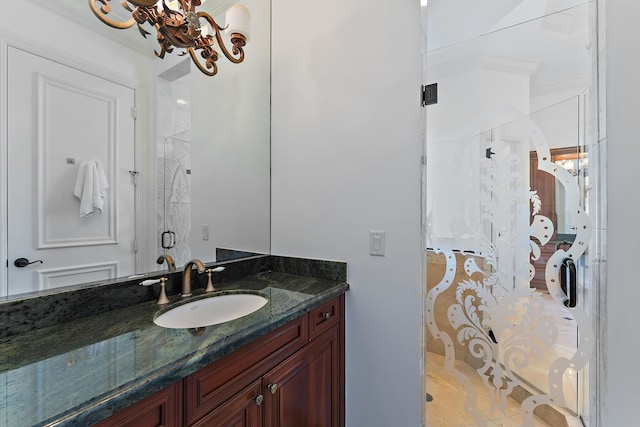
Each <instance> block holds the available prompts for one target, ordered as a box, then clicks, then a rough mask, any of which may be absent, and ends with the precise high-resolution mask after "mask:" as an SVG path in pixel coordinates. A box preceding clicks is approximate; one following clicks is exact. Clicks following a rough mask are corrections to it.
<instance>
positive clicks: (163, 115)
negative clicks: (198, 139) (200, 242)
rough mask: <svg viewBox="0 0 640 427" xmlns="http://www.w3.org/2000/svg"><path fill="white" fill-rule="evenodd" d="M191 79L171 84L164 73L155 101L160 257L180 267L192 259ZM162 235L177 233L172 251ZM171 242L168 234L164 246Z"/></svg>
mask: <svg viewBox="0 0 640 427" xmlns="http://www.w3.org/2000/svg"><path fill="white" fill-rule="evenodd" d="M183 68H184V67H183ZM188 75H189V74H188V72H187V73H186V74H184V75H182V76H181V77H179V78H177V79H175V80H171V79H173V78H175V77H176V76H175V75H171V74H170V73H163V75H161V76H160V77H159V78H158V91H157V98H156V103H157V104H156V105H157V109H156V111H157V113H156V114H157V116H158V117H157V122H156V123H157V125H156V126H157V128H156V144H157V150H156V152H157V158H156V162H157V168H156V170H157V173H158V176H157V179H156V182H157V185H158V188H157V190H158V191H157V192H156V194H157V196H158V199H157V205H156V206H157V216H158V218H157V219H158V222H157V224H158V230H157V231H158V240H157V242H158V253H166V254H169V255H171V256H172V257H173V258H174V260H175V261H176V265H178V266H182V265H184V263H186V262H187V261H188V260H190V259H191V248H190V244H189V240H190V235H191V110H190V105H191V99H190V96H191V92H190V88H189V81H188ZM163 76H167V77H168V79H167V78H163ZM163 232H172V233H175V234H172V237H173V242H174V245H173V247H172V248H171V249H163V248H162V241H161V239H162V233H163ZM169 240H170V238H169V235H168V234H167V235H166V237H165V243H168V241H169ZM159 268H160V269H164V268H166V266H162V267H159Z"/></svg>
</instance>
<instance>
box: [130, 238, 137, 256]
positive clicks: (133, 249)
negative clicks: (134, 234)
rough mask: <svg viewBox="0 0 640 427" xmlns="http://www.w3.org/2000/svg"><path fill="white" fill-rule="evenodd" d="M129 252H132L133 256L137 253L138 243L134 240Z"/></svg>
mask: <svg viewBox="0 0 640 427" xmlns="http://www.w3.org/2000/svg"><path fill="white" fill-rule="evenodd" d="M131 251H132V252H133V253H134V254H137V253H138V242H137V241H135V240H134V241H133V242H131Z"/></svg>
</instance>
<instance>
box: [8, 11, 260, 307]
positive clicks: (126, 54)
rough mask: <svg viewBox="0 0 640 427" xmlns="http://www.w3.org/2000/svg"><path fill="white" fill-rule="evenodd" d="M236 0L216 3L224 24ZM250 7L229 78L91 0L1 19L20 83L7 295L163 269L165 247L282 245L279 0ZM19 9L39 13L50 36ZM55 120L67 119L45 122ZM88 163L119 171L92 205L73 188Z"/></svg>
mask: <svg viewBox="0 0 640 427" xmlns="http://www.w3.org/2000/svg"><path fill="white" fill-rule="evenodd" d="M235 3H237V1H234V0H225V1H221V2H207V3H205V4H204V5H203V8H204V10H205V11H206V12H208V13H209V14H211V16H213V17H214V18H215V19H216V21H218V22H219V23H221V24H222V23H224V19H225V18H224V12H225V10H226V9H228V8H229V7H231V6H233V5H234V4H235ZM242 3H244V4H245V5H246V6H247V7H248V8H249V10H250V11H251V15H252V20H251V21H252V24H251V26H252V28H251V38H250V41H249V42H248V43H247V46H246V47H245V54H246V56H245V60H244V61H243V62H242V63H240V64H232V63H231V62H228V61H226V59H224V58H222V59H221V60H220V67H219V70H218V74H217V75H216V76H214V77H209V76H205V75H204V74H202V73H200V72H199V71H198V69H197V68H196V67H195V66H194V65H193V64H191V63H190V61H189V60H186V59H188V56H187V57H184V56H180V55H178V54H179V52H178V50H176V51H174V52H173V53H172V54H167V55H166V56H165V59H163V60H160V59H157V58H155V56H154V54H153V51H154V49H157V42H156V40H155V38H150V39H148V40H145V39H144V38H142V37H141V36H140V34H139V32H138V31H137V29H136V28H135V27H134V28H130V29H128V30H116V29H113V28H110V27H107V26H106V25H104V24H103V23H101V22H100V21H99V20H98V19H97V18H96V17H95V16H93V14H92V13H91V11H90V9H89V7H88V5H87V3H86V2H85V1H82V2H78V1H75V0H61V1H59V2H56V3H55V4H53V3H52V2H48V1H44V0H29V1H25V2H17V3H15V4H13V5H12V6H11V7H12V8H13V9H15V10H12V11H11V13H5V14H3V16H2V17H0V38H2V39H3V40H4V41H6V45H7V47H6V50H5V51H3V52H2V55H3V57H6V58H7V61H3V67H2V70H1V71H0V72H1V75H2V76H6V78H7V79H8V80H9V81H10V84H9V85H7V87H8V89H7V90H4V91H3V92H2V93H1V95H2V99H3V105H5V106H6V108H3V109H2V110H1V111H4V112H5V113H3V116H2V118H1V122H0V124H2V125H3V126H2V127H3V128H4V125H5V124H6V128H7V129H8V137H7V136H5V135H2V136H1V137H0V148H1V149H2V151H3V152H7V153H8V155H7V156H6V158H5V157H3V156H0V161H1V162H2V166H3V167H2V170H8V172H7V174H6V175H3V176H1V177H0V184H1V185H0V196H1V198H2V201H3V202H2V204H0V205H1V206H2V212H1V213H0V217H5V218H7V221H6V222H5V223H4V224H2V229H1V235H0V237H1V238H2V244H1V245H0V252H1V253H0V255H2V258H3V259H6V260H8V261H9V262H7V263H6V264H5V265H2V266H0V273H1V274H0V296H5V295H12V296H15V295H25V293H28V292H40V291H46V292H58V291H61V290H63V288H65V287H67V286H69V285H81V284H83V283H94V282H104V281H106V280H111V279H115V278H117V277H127V276H129V275H132V274H144V273H145V272H151V271H157V270H164V269H166V265H165V264H162V265H159V264H156V262H155V261H156V259H157V258H158V256H159V255H161V254H166V255H169V256H171V257H172V258H174V259H175V262H176V264H177V267H178V269H180V268H182V266H183V265H184V263H185V261H186V260H188V259H191V258H199V259H201V260H202V261H204V262H213V261H220V260H226V259H230V258H236V257H242V256H248V255H251V254H254V253H268V252H269V250H270V241H269V228H270V216H269V215H270V211H269V204H270V200H269V199H270V153H269V150H270V124H269V117H270V1H269V0H246V1H243V2H242ZM117 6H118V7H120V6H119V5H117ZM114 9H116V4H115V3H114ZM10 16H29V17H32V18H33V26H34V27H36V28H39V29H40V30H41V31H39V33H38V34H39V35H42V34H46V35H47V37H42V38H40V39H36V37H39V35H38V34H35V33H33V32H32V31H29V30H28V29H27V28H25V27H24V26H23V25H20V24H19V23H16V22H15V20H12V19H11V18H10ZM69 40H73V41H74V43H73V49H68V47H69V46H70V44H69ZM63 47H64V49H66V50H63ZM223 61H226V62H224V64H223ZM4 64H6V65H4ZM55 73H57V74H55ZM30 75H35V76H40V77H38V79H34V80H33V81H32V80H31V79H30V78H25V77H24V76H30ZM17 76H18V77H19V76H22V77H20V78H19V79H16V77H17ZM85 78H86V79H87V80H86V81H85ZM36 80H37V81H36ZM34 82H36V83H34ZM14 83H15V84H14ZM104 84H110V85H112V86H109V87H107V86H103V85H104ZM110 87H113V88H114V89H111V88H110ZM3 88H4V86H3ZM42 88H44V89H42ZM119 91H121V93H122V94H120V92H119ZM28 93H31V94H32V95H33V96H25V94H28ZM42 93H46V94H47V96H46V97H42V96H40V95H38V94H42ZM79 94H80V95H82V96H80V95H79ZM85 95H87V96H85ZM134 107H135V108H134ZM115 113H117V114H115ZM43 117H46V118H47V122H48V123H50V124H51V123H53V124H56V125H57V127H53V128H51V127H49V128H46V129H45V128H42V127H39V125H41V124H42V123H43V121H42V118H43ZM134 117H135V119H134ZM18 119H22V121H21V122H18V121H17V120H18ZM31 129H33V130H31ZM113 129H115V130H117V132H118V133H117V134H115V133H113V132H112V130H113ZM47 132H48V133H47ZM126 138H128V139H129V140H130V143H129V145H127V146H124V145H122V141H123V140H124V139H126ZM16 141H21V142H20V144H19V145H18V144H17V143H16ZM27 147H29V148H28V150H25V148H27ZM19 155H21V156H22V157H18V156H19ZM86 163H89V164H93V165H98V166H99V167H101V168H102V169H103V170H104V180H103V181H104V182H105V185H104V186H103V189H102V190H101V193H103V194H104V197H103V200H102V203H103V205H102V207H101V209H99V210H94V212H93V213H91V214H90V215H87V216H82V215H80V216H79V215H78V207H79V206H80V203H81V202H82V200H81V197H78V196H74V195H73V190H74V185H75V184H76V183H77V182H78V180H79V178H78V176H79V170H80V167H81V165H83V164H86ZM10 166H11V167H10ZM26 178H29V179H26ZM83 182H85V181H83ZM47 184H49V185H47ZM5 188H6V190H5ZM20 203H23V204H20ZM18 258H26V259H28V260H40V259H41V260H42V261H43V262H42V263H36V264H27V265H26V266H24V267H17V266H16V265H14V263H13V262H12V261H13V260H14V259H18ZM3 264H4V263H3Z"/></svg>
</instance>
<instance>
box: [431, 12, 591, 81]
mask: <svg viewBox="0 0 640 427" xmlns="http://www.w3.org/2000/svg"><path fill="white" fill-rule="evenodd" d="M592 3H593V2H589V1H586V0H500V1H495V0H455V1H452V0H429V3H428V8H427V10H426V13H425V14H424V16H423V25H424V24H425V23H426V28H427V30H426V34H425V36H426V44H427V48H426V51H427V52H428V55H427V56H428V65H429V67H434V66H440V67H441V66H443V65H444V64H453V63H460V62H461V61H462V60H465V59H469V58H473V57H477V56H478V55H484V56H490V57H493V58H502V59H507V58H508V59H509V60H511V61H512V62H513V61H515V60H517V61H520V62H521V63H522V64H527V67H529V64H537V65H536V66H533V67H530V73H531V89H532V93H533V92H535V91H536V88H538V89H541V88H544V87H550V86H553V85H559V84H561V83H562V82H565V83H566V84H585V83H584V81H585V80H586V70H588V64H589V62H588V61H589V52H588V47H589V41H590V34H589V25H588V24H589V6H590V4H592Z"/></svg>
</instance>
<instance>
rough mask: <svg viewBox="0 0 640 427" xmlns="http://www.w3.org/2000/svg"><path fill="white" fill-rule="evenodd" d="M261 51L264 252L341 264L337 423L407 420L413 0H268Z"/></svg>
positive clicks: (413, 197) (415, 62)
mask: <svg viewBox="0 0 640 427" xmlns="http://www.w3.org/2000/svg"><path fill="white" fill-rule="evenodd" d="M272 55H273V56H272V60H273V76H272V79H273V86H272V240H271V242H272V243H271V244H272V253H274V254H281V255H293V256H301V257H311V258H324V259H338V260H344V261H346V262H347V263H348V281H349V283H350V285H351V290H350V291H349V292H348V294H347V386H346V387H347V388H346V391H347V405H346V411H347V425H348V426H352V427H359V426H367V427H376V426H380V427H389V426H402V427H412V426H418V425H420V408H421V397H422V392H421V386H420V375H421V367H420V363H421V357H422V355H421V292H422V287H423V286H422V280H421V256H422V255H421V238H420V155H421V152H422V150H421V146H422V142H421V135H420V116H421V114H422V113H421V110H420V107H419V96H418V91H419V87H420V84H421V56H420V2H419V1H417V0H415V1H414V0H411V1H397V0H385V1H378V2H375V3H372V2H370V1H365V0H349V1H345V0H328V1H316V2H309V1H298V0H274V1H273V54H272ZM370 230H384V231H386V256H385V257H373V256H370V255H369V231H370Z"/></svg>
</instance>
